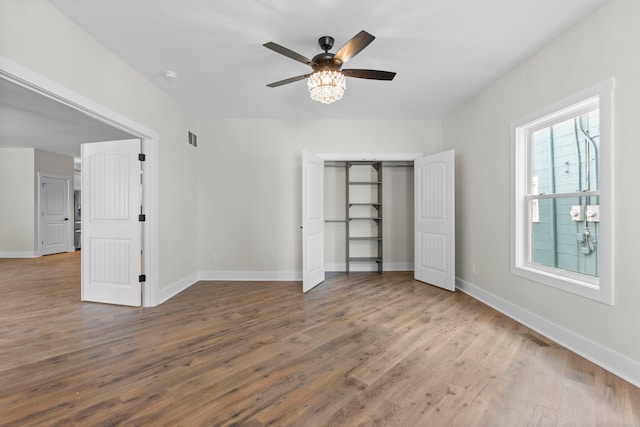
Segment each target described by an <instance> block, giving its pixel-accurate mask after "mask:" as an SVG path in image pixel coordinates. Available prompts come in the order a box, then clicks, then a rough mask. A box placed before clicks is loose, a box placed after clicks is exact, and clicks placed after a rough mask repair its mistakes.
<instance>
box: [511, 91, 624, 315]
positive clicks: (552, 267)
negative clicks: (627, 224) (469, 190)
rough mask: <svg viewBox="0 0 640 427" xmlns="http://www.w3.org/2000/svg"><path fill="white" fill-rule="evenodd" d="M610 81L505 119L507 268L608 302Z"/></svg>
mask: <svg viewBox="0 0 640 427" xmlns="http://www.w3.org/2000/svg"><path fill="white" fill-rule="evenodd" d="M613 87H614V85H613V79H610V80H608V81H606V82H603V83H601V84H599V85H596V86H594V87H591V88H589V89H587V90H585V91H582V92H581V93H579V94H576V95H574V96H571V97H569V98H567V99H565V100H562V101H560V102H558V103H556V104H554V105H552V106H550V107H548V108H545V109H544V110H542V111H540V112H537V113H534V114H531V115H528V116H526V117H524V118H522V119H520V120H517V121H516V122H514V123H512V125H511V133H512V140H513V141H512V144H513V145H512V164H513V180H512V185H513V189H512V193H513V202H512V205H513V206H512V207H513V209H512V251H511V253H512V259H511V271H512V273H513V274H516V275H519V276H522V277H525V278H527V279H530V280H534V281H537V282H541V283H544V284H546V285H550V286H554V287H556V288H559V289H563V290H565V291H569V292H573V293H575V294H578V295H582V296H585V297H588V298H592V299H595V300H598V301H601V302H605V303H609V304H613V283H612V274H611V267H612V259H613V256H612V250H611V249H612V245H611V239H612V234H611V230H612V228H611V193H612V191H611V166H610V165H611V151H612V143H613V141H612V101H613Z"/></svg>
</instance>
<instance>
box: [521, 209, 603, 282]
mask: <svg viewBox="0 0 640 427" xmlns="http://www.w3.org/2000/svg"><path fill="white" fill-rule="evenodd" d="M534 202H537V203H534ZM536 204H537V211H538V218H537V222H533V221H532V223H531V262H532V263H534V264H541V265H545V266H548V267H553V268H559V269H561V270H567V271H573V272H576V273H582V274H587V275H590V276H596V277H597V276H598V259H599V250H598V241H599V232H600V223H599V222H597V221H586V220H585V219H586V218H587V215H586V212H587V211H593V210H594V209H593V208H592V206H598V205H599V197H595V196H592V197H559V198H554V199H540V200H532V201H531V205H530V208H531V210H532V211H533V209H534V207H535V205H536ZM572 211H574V213H575V212H576V211H577V215H575V214H574V215H572Z"/></svg>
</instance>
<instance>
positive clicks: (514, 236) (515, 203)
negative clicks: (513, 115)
mask: <svg viewBox="0 0 640 427" xmlns="http://www.w3.org/2000/svg"><path fill="white" fill-rule="evenodd" d="M614 89H615V79H614V78H613V77H612V78H609V79H607V80H605V81H603V82H601V83H598V84H596V85H593V86H591V87H589V88H586V89H584V90H582V91H580V92H578V93H576V94H574V95H571V96H568V97H566V98H564V99H562V100H560V101H558V102H555V103H553V104H551V105H549V106H547V107H545V108H543V109H541V110H538V111H536V112H534V113H531V114H528V115H526V116H524V117H522V118H520V119H517V120H515V121H513V122H512V123H511V124H510V132H511V139H510V144H511V150H510V152H511V203H510V204H511V219H510V220H511V238H510V246H511V255H510V272H511V274H514V275H516V276H520V277H524V278H525V279H528V280H531V281H535V282H538V283H542V284H545V285H548V286H552V287H555V288H558V289H562V290H565V291H567V292H571V293H573V294H576V295H580V296H583V297H586V298H590V299H593V300H595V301H600V302H603V303H606V304H610V305H614V303H615V300H614V292H613V289H614V285H613V284H614V281H613V280H614V277H613V259H615V257H614V254H613V216H612V213H613V210H612V207H613V174H612V170H611V169H612V165H613V156H612V154H613V145H614V139H613V91H614ZM594 103H597V104H598V107H599V108H600V140H601V143H600V188H599V192H598V196H599V197H600V212H601V218H602V219H601V221H600V233H599V242H598V245H599V254H600V259H599V261H600V264H599V277H591V276H588V275H585V274H581V273H577V272H568V271H564V270H559V269H554V268H547V267H545V266H540V265H538V264H532V263H530V262H529V259H528V254H529V248H530V247H531V245H530V240H529V239H530V238H531V233H530V229H529V227H530V226H531V224H530V222H529V215H528V214H527V213H528V211H529V203H528V202H529V200H532V199H543V198H558V197H564V196H566V195H572V193H568V194H564V193H559V194H554V195H551V196H544V195H543V196H535V197H532V196H530V195H529V188H530V185H529V177H530V176H531V173H530V167H531V166H530V164H529V163H528V160H529V159H530V156H531V153H530V151H529V150H530V145H529V144H524V143H522V142H523V141H525V140H527V139H528V137H529V135H530V132H531V130H532V129H534V128H538V127H540V126H543V125H544V126H546V125H549V124H550V123H551V122H550V121H551V120H553V122H556V121H557V120H556V118H557V119H558V120H564V119H566V118H567V117H569V116H571V115H575V114H579V113H580V112H583V111H586V110H589V109H593V108H592V107H593V105H594ZM560 116H561V117H560ZM584 195H586V193H582V194H580V196H584Z"/></svg>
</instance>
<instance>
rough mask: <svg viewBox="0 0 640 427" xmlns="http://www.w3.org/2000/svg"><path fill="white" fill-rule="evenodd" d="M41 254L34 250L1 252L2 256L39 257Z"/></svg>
mask: <svg viewBox="0 0 640 427" xmlns="http://www.w3.org/2000/svg"><path fill="white" fill-rule="evenodd" d="M39 256H40V254H38V253H37V252H33V251H7V252H0V258H38V257H39Z"/></svg>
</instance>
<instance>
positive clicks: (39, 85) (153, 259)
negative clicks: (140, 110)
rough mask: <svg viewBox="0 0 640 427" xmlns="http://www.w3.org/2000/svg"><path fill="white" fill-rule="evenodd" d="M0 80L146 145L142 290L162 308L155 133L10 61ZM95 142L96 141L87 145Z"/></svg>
mask: <svg viewBox="0 0 640 427" xmlns="http://www.w3.org/2000/svg"><path fill="white" fill-rule="evenodd" d="M0 78H3V79H5V80H8V81H10V82H12V83H15V84H17V85H20V86H22V87H24V88H26V89H29V90H31V91H33V92H35V93H38V94H40V95H42V96H46V97H47V98H50V99H52V100H54V101H56V102H59V103H61V104H64V105H66V106H67V107H70V108H73V109H75V110H78V111H80V112H82V113H84V114H85V115H87V116H88V117H91V118H93V119H95V120H98V121H100V122H102V123H105V124H107V125H109V126H112V127H114V128H116V129H119V130H121V131H124V132H127V133H129V134H130V135H131V136H132V137H133V138H139V139H140V140H141V141H142V144H141V145H142V150H143V153H144V154H145V156H146V161H145V165H144V173H143V174H142V185H143V188H144V190H143V196H142V199H143V200H142V203H143V206H144V207H145V208H144V209H145V214H146V218H147V219H146V222H145V225H144V226H145V232H144V233H143V238H142V245H143V248H144V250H143V263H144V270H145V271H144V274H145V275H146V278H147V280H146V282H144V284H143V287H142V305H143V306H144V307H153V306H155V305H158V302H159V301H158V298H159V289H160V248H159V224H160V221H159V219H160V218H159V212H160V209H159V200H158V199H159V198H158V194H159V163H158V154H159V140H160V136H159V134H158V132H156V131H155V130H152V129H149V128H147V127H145V126H143V125H141V124H139V123H137V122H135V121H133V120H131V119H129V118H127V117H125V116H123V115H121V114H119V113H117V112H115V111H113V110H111V109H109V108H107V107H104V106H102V105H100V104H98V103H96V102H94V101H92V100H90V99H88V98H86V97H84V96H82V95H80V94H78V93H76V92H73V91H71V90H69V89H67V88H66V87H64V86H62V85H59V84H58V83H56V82H54V81H52V80H50V79H48V78H46V77H44V76H42V75H40V74H37V73H35V72H33V71H31V70H29V69H27V68H25V67H23V66H22V65H19V64H17V63H15V62H13V61H11V60H10V59H8V58H6V57H3V56H0ZM87 142H93V141H87Z"/></svg>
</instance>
